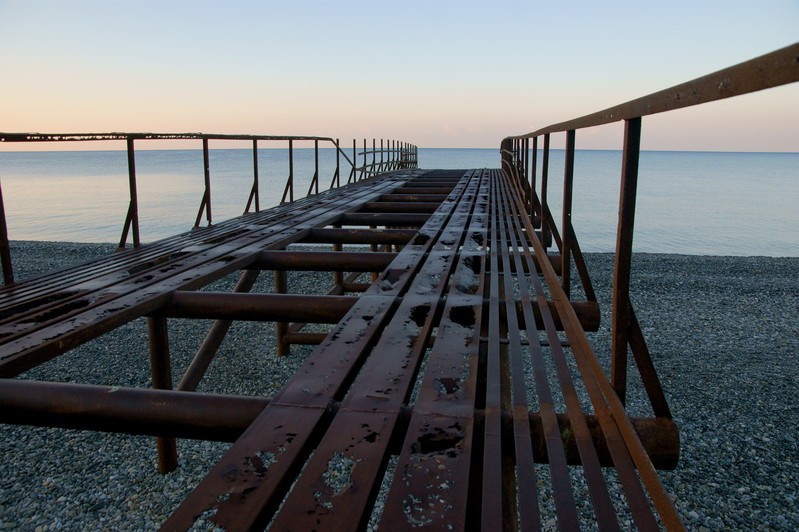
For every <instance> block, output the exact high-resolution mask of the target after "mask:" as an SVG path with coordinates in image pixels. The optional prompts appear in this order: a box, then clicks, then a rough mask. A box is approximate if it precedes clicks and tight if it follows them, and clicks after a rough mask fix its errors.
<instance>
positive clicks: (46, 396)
mask: <svg viewBox="0 0 799 532" xmlns="http://www.w3.org/2000/svg"><path fill="white" fill-rule="evenodd" d="M269 403H270V399H268V398H265V397H253V396H237V395H219V394H209V393H194V392H180V391H174V390H155V389H147V388H126V387H120V386H98V385H91V384H74V383H61V382H42V381H30V380H16V379H2V380H0V423H6V424H12V425H31V426H38V427H59V428H64V429H78V430H95V431H100V432H115V433H120V434H137V435H147V436H162V437H169V438H185V439H196V440H208V441H227V442H233V441H235V440H236V439H237V438H238V437H239V436H241V434H242V433H244V431H246V430H247V427H249V426H250V424H251V423H252V422H253V421H254V420H255V418H256V417H257V416H258V415H259V414H260V413H261V412H262V411H263V409H264V408H266V407H267V406H268V405H269ZM412 413H413V409H412V408H411V409H408V410H404V411H403V412H402V416H404V417H408V416H410V415H412ZM475 416H476V417H477V419H478V420H479V419H482V417H483V416H484V412H483V411H482V410H478V411H475ZM528 417H529V424H530V431H531V435H532V439H531V442H532V447H533V449H535V453H534V454H535V457H536V461H537V463H546V461H547V454H546V449H545V446H544V443H543V439H544V433H543V430H542V427H541V415H540V414H539V413H537V412H530V413H529V416H528ZM557 419H558V425H559V426H560V428H561V435H562V436H563V437H564V445H565V446H566V456H567V460H568V463H569V464H570V465H580V455H579V453H578V452H577V449H576V447H575V442H574V433H573V430H572V429H571V423H570V421H569V419H568V416H566V415H565V414H558V415H557ZM586 421H587V423H588V427H589V429H590V430H591V436H592V438H594V442H595V445H596V446H597V449H598V452H599V456H600V460H601V462H602V465H603V466H610V465H612V461H611V460H610V455H609V453H608V451H607V444H606V443H605V440H604V435H603V434H602V432H601V430H600V429H599V425H598V422H597V420H596V417H595V416H593V415H588V416H586ZM630 421H631V423H632V425H633V427H634V428H635V431H636V433H637V434H638V436H639V438H640V439H641V442H642V443H643V445H644V447H645V448H646V449H647V453H648V454H649V456H650V457H651V459H652V462H653V463H654V464H655V466H656V467H657V468H658V469H673V468H674V467H676V465H677V462H678V458H679V432H678V430H677V427H676V425H675V424H674V422H673V421H671V420H669V419H665V418H644V417H632V418H630ZM512 425H513V418H512V417H510V416H508V415H507V414H504V415H503V416H502V430H503V431H504V433H507V434H512V433H513V426H512Z"/></svg>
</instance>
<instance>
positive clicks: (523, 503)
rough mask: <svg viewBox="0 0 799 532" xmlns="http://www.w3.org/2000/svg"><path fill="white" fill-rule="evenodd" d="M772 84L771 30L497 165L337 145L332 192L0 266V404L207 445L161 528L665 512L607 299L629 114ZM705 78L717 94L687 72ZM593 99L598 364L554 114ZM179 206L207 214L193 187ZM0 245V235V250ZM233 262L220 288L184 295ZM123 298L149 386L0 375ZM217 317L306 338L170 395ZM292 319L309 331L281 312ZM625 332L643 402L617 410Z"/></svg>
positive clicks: (633, 162) (657, 428) (632, 338)
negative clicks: (613, 145) (599, 191)
mask: <svg viewBox="0 0 799 532" xmlns="http://www.w3.org/2000/svg"><path fill="white" fill-rule="evenodd" d="M753 73H757V76H756V77H757V81H755V82H751V83H750V81H747V80H749V79H750V78H751V77H752V76H753ZM797 80H799V45H794V46H792V47H789V48H786V49H784V50H780V51H777V52H774V53H773V54H769V55H768V56H764V57H763V58H759V59H756V60H754V61H752V62H749V63H745V64H743V65H741V66H739V67H733V68H732V69H728V70H725V71H723V72H722V73H719V74H717V75H711V76H708V77H707V78H702V79H701V80H697V81H696V82H692V83H689V84H686V85H683V86H679V87H677V88H675V89H672V90H670V91H665V92H664V93H658V94H655V95H652V96H651V97H646V98H643V99H641V100H636V101H635V102H631V104H626V105H623V106H620V107H618V108H613V109H612V110H610V111H608V112H603V113H598V114H597V115H591V117H588V118H586V119H578V120H576V121H573V122H567V123H565V124H560V125H556V126H551V127H549V128H544V129H542V130H539V131H536V132H533V133H530V134H528V135H522V136H518V137H509V138H507V139H505V141H503V144H502V155H503V158H502V162H503V168H502V169H498V170H452V171H443V170H433V171H422V170H417V169H415V168H414V167H415V148H412V147H411V148H410V149H406V148H407V146H406V145H402V146H400V148H397V147H396V146H395V145H390V146H388V147H384V146H383V145H382V143H381V146H380V147H378V146H377V143H376V142H373V143H372V146H371V148H370V147H369V146H368V145H367V143H366V142H364V145H363V147H362V151H361V152H360V153H355V152H356V151H357V149H358V148H357V146H356V145H355V144H354V145H353V159H352V160H355V158H356V157H362V160H363V164H362V165H361V166H357V165H355V164H352V165H351V166H352V169H351V174H350V177H351V179H348V183H347V184H342V186H341V187H340V188H334V187H331V189H330V190H327V191H324V192H319V193H318V194H313V195H309V196H308V197H306V198H304V199H300V200H298V199H297V198H294V201H290V202H288V203H285V204H282V205H278V206H276V207H273V208H271V209H268V210H259V209H258V208H257V207H256V211H258V212H249V213H246V214H244V215H243V216H241V217H239V218H236V219H233V220H228V221H225V222H222V223H219V224H215V225H211V224H210V223H209V224H208V226H206V227H197V228H196V229H195V230H193V231H191V232H188V233H185V234H182V235H177V236H175V237H173V238H169V239H165V240H162V241H159V242H156V243H154V244H147V245H136V246H134V247H132V248H127V249H124V248H122V246H121V248H122V249H121V250H120V251H119V252H118V253H116V254H114V255H113V256H111V257H108V258H106V259H103V260H100V261H97V262H94V263H92V264H90V265H83V266H79V267H75V268H72V269H69V270H66V271H64V272H58V273H53V274H49V275H47V276H44V277H41V278H39V279H34V280H31V281H28V282H24V283H13V282H12V280H8V279H7V286H5V287H4V288H3V289H2V290H0V376H2V377H5V378H4V379H2V380H0V407H2V408H0V421H2V422H5V423H21V424H32V425H44V426H59V427H71V428H84V429H92V430H103V431H117V432H128V433H134V434H147V435H152V436H156V437H157V448H158V456H159V468H160V469H161V471H162V472H168V471H170V470H172V469H174V468H175V467H176V465H177V452H176V446H175V438H200V439H217V440H220V441H230V442H233V444H232V445H231V447H230V449H229V450H228V452H227V453H226V454H225V455H224V456H223V458H222V459H221V460H220V461H219V462H218V463H217V464H216V465H215V466H214V468H213V469H212V470H211V471H210V473H209V474H208V475H207V476H206V477H205V479H204V480H203V481H201V482H200V484H199V485H198V486H196V488H195V489H194V490H193V491H192V493H191V494H190V495H189V496H188V497H187V498H186V499H185V501H184V502H183V503H182V504H181V505H180V506H179V507H178V508H177V509H176V510H175V512H174V513H173V515H172V516H171V517H170V518H169V519H168V520H167V521H166V522H165V523H164V525H163V528H164V529H165V530H173V529H187V528H189V527H192V526H222V527H224V528H227V529H235V530H239V529H242V530H243V529H253V528H263V527H266V526H271V527H272V528H274V529H284V528H293V529H334V530H350V529H362V528H364V527H365V526H366V524H367V523H369V522H370V520H375V521H376V522H378V523H379V524H380V525H381V527H384V528H387V529H397V528H399V529H410V528H416V527H421V526H423V527H428V528H436V529H445V528H446V529H450V528H451V529H455V530H463V529H470V528H471V529H473V528H483V529H486V530H494V529H517V528H518V529H524V530H528V529H538V528H540V527H541V525H542V524H543V523H542V520H543V519H544V516H546V515H547V512H548V510H549V509H551V510H552V512H553V513H554V515H555V516H556V520H557V525H558V526H559V527H560V528H562V529H575V528H577V527H578V526H580V524H581V523H583V522H585V521H586V520H593V521H596V523H597V524H598V525H599V527H600V528H602V529H619V528H620V527H621V526H622V525H621V523H620V521H619V516H618V514H619V513H624V514H625V515H631V516H632V519H633V520H634V523H635V525H636V526H637V527H638V528H639V529H652V528H656V527H665V528H667V529H674V530H677V529H681V528H682V523H681V521H680V517H679V515H677V511H676V509H675V507H674V504H673V502H672V500H671V499H670V497H669V496H668V493H666V490H665V489H664V488H663V486H662V484H661V482H660V480H659V478H658V475H657V473H656V468H673V467H675V465H676V463H677V459H678V455H679V435H678V431H677V427H676V425H675V424H674V422H673V421H672V420H671V414H670V411H669V407H668V403H667V401H666V394H665V392H664V391H663V389H662V387H661V386H660V383H659V381H658V377H657V374H656V373H655V369H654V366H653V364H652V361H651V359H650V357H649V353H648V351H647V348H646V342H645V340H644V338H643V334H642V332H641V327H640V325H639V324H638V322H637V319H636V317H635V313H634V311H633V309H632V306H631V304H630V299H629V276H630V252H631V239H632V229H633V213H634V205H635V202H634V196H635V179H636V171H637V154H638V139H639V136H640V121H641V119H640V117H641V116H642V115H644V114H647V113H649V112H659V111H658V110H660V111H663V110H667V109H669V108H675V104H674V103H673V102H672V103H663V102H666V101H668V100H669V98H670V97H669V96H668V95H669V94H677V95H682V94H684V93H685V91H689V92H690V93H691V95H692V96H691V97H689V98H687V99H688V100H689V101H690V102H692V103H691V104H692V105H693V104H696V103H701V102H703V101H711V100H713V99H717V97H726V96H731V95H734V94H739V93H744V92H751V91H752V90H759V89H761V88H766V87H768V86H775V85H779V84H782V83H788V82H792V81H797ZM742 86H743V88H740V87H742ZM703 87H704V88H703ZM712 87H716V89H717V91H721V93H722V94H721V96H719V95H718V94H716V93H714V94H715V95H713V94H710V95H709V93H707V92H706V91H705V89H707V90H710V89H711V88H712ZM729 87H734V89H733V90H729V89H728V88H729ZM682 99H685V98H684V97H683V96H680V98H679V99H678V100H682ZM659 102H661V103H662V105H661V103H659ZM677 106H680V105H677ZM642 109H643V110H646V112H643V111H642ZM611 119H614V120H620V119H623V120H625V121H626V123H627V125H626V131H625V142H624V150H625V151H624V163H623V168H622V177H621V182H622V185H621V198H620V215H619V236H618V244H617V252H616V268H615V277H614V293H613V298H614V299H613V324H612V328H613V346H612V356H613V361H612V364H613V365H612V368H611V372H610V376H609V377H608V376H607V375H606V372H605V370H604V368H603V367H602V366H601V364H600V362H599V360H598V358H597V356H596V354H595V351H594V348H593V347H592V345H591V343H590V342H589V340H588V335H587V334H586V332H587V331H588V332H590V331H591V330H595V329H596V328H597V326H598V307H597V302H596V297H595V295H594V291H593V287H592V284H591V279H590V276H589V275H588V271H587V268H586V267H585V262H584V260H583V258H582V254H581V251H580V246H579V243H578V240H577V237H576V235H575V234H574V231H573V228H572V226H571V201H570V197H571V187H572V183H573V181H572V179H573V156H574V138H575V133H574V131H575V129H577V128H580V127H589V126H591V125H597V124H599V123H606V122H607V121H610V120H611ZM557 131H565V132H566V134H567V150H566V153H567V156H566V167H565V169H564V174H565V179H564V199H565V201H564V210H563V216H562V218H561V224H560V227H558V224H557V223H556V220H555V217H554V216H553V215H552V213H551V212H550V211H549V208H548V205H547V172H548V163H547V162H546V160H547V158H548V152H549V149H548V148H549V135H550V133H554V132H557ZM78 136H79V135H78ZM539 136H543V137H544V146H543V147H544V150H543V157H544V160H545V163H544V165H543V169H544V174H543V175H542V178H541V189H540V190H541V191H540V192H539V189H538V187H537V183H536V178H535V170H534V169H535V168H536V166H537V165H536V157H537V156H538V150H537V139H538V137H539ZM0 137H3V135H0ZM70 137H74V136H70ZM92 137H95V136H92ZM5 138H9V137H8V135H6V136H5ZM120 138H124V139H125V140H126V141H127V142H128V143H129V145H132V141H133V140H135V138H133V139H131V138H130V136H124V135H122V136H121V137H120ZM136 138H139V137H136ZM142 138H144V137H142ZM181 138H182V137H181ZM191 138H201V139H203V142H204V144H206V142H207V139H204V138H203V136H197V137H191ZM242 138H243V137H242ZM281 138H282V137H281ZM247 139H249V140H253V142H255V140H257V139H253V138H252V137H247ZM259 139H265V137H259ZM282 139H285V138H282ZM317 139H321V138H317ZM529 139H533V143H532V148H533V149H532V150H531V149H530V143H529ZM17 140H22V138H21V137H20V138H18V139H17ZM31 140H35V139H33V136H32V137H31ZM328 140H330V139H328ZM336 145H337V143H336ZM204 147H205V146H204ZM378 150H381V151H383V152H385V153H386V157H387V159H385V160H384V159H383V158H382V156H381V157H380V158H378V156H377V153H379V152H378ZM397 150H399V151H397ZM392 154H393V155H392ZM370 159H371V161H370ZM386 160H387V161H389V163H388V166H386V162H385V161H386ZM392 161H393V162H392ZM351 162H352V161H351ZM392 164H394V165H395V166H393V167H392ZM206 167H207V165H206ZM356 169H360V170H362V173H363V175H362V176H361V175H357V176H356V174H358V172H359V171H360V170H356ZM256 173H257V170H256ZM372 173H380V174H379V175H377V176H376V177H368V176H369V175H371V174H372ZM336 175H339V173H338V171H337V172H336ZM361 177H363V179H361ZM290 179H291V178H290ZM256 180H257V178H256ZM334 181H335V179H334ZM254 186H256V185H254ZM286 190H288V191H290V187H289V185H288V184H287V188H286ZM309 192H310V191H309ZM287 193H288V192H287ZM131 198H132V199H131V202H132V203H131V204H132V205H133V198H134V195H133V193H132V196H131ZM251 199H252V195H251ZM284 199H291V197H290V196H289V197H288V198H285V194H284ZM203 202H204V203H203V204H201V208H200V214H202V213H203V212H204V210H203V209H204V208H205V207H206V206H207V212H208V217H209V218H208V221H209V222H210V195H209V196H208V203H207V205H206V203H205V197H204V200H203ZM247 210H249V208H248V209H247ZM198 218H200V217H199V216H198ZM127 225H133V218H132V217H131V216H130V215H129V217H128V224H127ZM196 225H199V224H196ZM126 239H127V231H126V232H125V234H124V238H123V240H122V244H124V243H125V242H126ZM550 242H551V243H552V244H550ZM297 244H314V245H316V246H317V247H316V248H315V250H314V251H307V250H303V251H299V250H297V249H296V248H295V247H294V246H295V245H297ZM552 245H554V247H555V248H556V249H555V250H553V251H554V252H553V251H550V250H549V248H550V247H552ZM7 260H8V261H10V256H7V253H6V256H5V258H4V263H3V266H4V267H5V262H6V261H7ZM573 266H574V271H573V270H572V267H573ZM301 270H314V271H327V272H331V273H332V276H331V277H332V282H331V285H330V286H329V287H322V288H320V293H318V294H316V295H297V294H289V293H287V282H286V276H287V275H288V274H289V273H290V272H292V271H301ZM236 272H240V273H239V275H240V277H239V282H238V284H237V285H236V287H235V289H234V290H233V292H231V293H212V292H205V291H199V289H200V288H202V287H204V286H207V285H208V284H209V283H211V282H212V281H214V280H216V279H219V278H221V277H223V276H226V275H229V274H231V273H236ZM262 272H272V274H273V275H274V281H275V293H273V294H261V293H251V290H252V288H253V286H254V284H255V281H256V279H257V278H258V276H259V275H262ZM573 273H575V274H576V275H577V276H578V278H579V281H580V282H579V285H578V283H576V282H575V283H573V282H572V281H573V279H572V274H573ZM365 276H368V277H369V280H367V281H365V280H364V277H365ZM578 286H579V288H580V290H581V291H582V294H581V295H580V297H575V294H574V293H575V292H576V291H577V290H576V289H577V287H578ZM140 317H144V318H146V320H147V323H148V326H149V327H148V328H149V346H150V354H151V365H152V381H153V388H155V389H152V390H145V389H120V388H117V387H113V388H109V387H103V386H91V385H84V384H63V383H46V382H36V381H29V380H17V379H13V378H12V377H14V376H16V375H18V374H19V373H21V372H22V371H25V370H26V369H29V368H32V367H35V366H36V365H38V364H41V363H43V362H45V361H47V360H50V359H52V358H54V357H57V356H60V355H61V354H63V353H65V352H67V351H68V350H70V349H72V348H74V347H76V346H78V345H81V344H82V343H85V342H88V341H90V340H91V339H93V338H96V337H98V336H100V335H102V334H104V333H105V332H107V331H109V330H111V329H114V328H116V327H119V326H120V325H122V324H124V323H126V322H129V321H131V320H133V319H137V318H140ZM199 318H203V319H206V318H211V319H213V320H215V321H214V323H213V325H212V327H211V328H210V330H209V333H208V335H207V336H206V338H205V341H204V342H203V344H202V346H201V347H200V348H199V350H198V351H197V353H196V355H195V357H194V360H193V361H192V363H191V364H190V365H189V367H188V369H187V370H186V372H185V374H184V375H182V377H181V378H180V379H179V382H178V384H177V385H176V386H174V385H173V379H172V374H171V370H172V368H171V364H170V355H169V344H168V341H167V337H168V324H169V320H174V319H199ZM237 320H256V321H270V322H272V321H273V322H275V323H276V328H277V345H276V346H275V352H276V353H279V354H283V355H286V356H292V355H291V345H293V344H298V343H307V344H315V345H317V347H316V348H315V349H314V351H313V352H312V353H311V354H310V355H309V358H308V359H307V360H306V361H305V362H304V363H303V365H302V366H301V367H300V369H299V370H298V371H297V373H296V374H295V375H293V376H292V377H291V378H290V379H289V380H288V381H287V382H286V384H285V385H284V386H283V387H282V389H281V390H280V391H279V392H278V393H277V394H276V395H275V396H274V397H246V398H245V397H235V396H222V395H212V394H203V393H199V392H196V391H194V390H196V389H197V386H198V383H199V382H200V381H201V380H202V378H203V377H204V375H205V374H206V372H207V371H208V368H209V366H210V364H211V362H212V361H213V359H214V356H215V354H216V352H217V350H218V348H219V346H220V345H221V343H222V342H223V341H224V338H225V336H226V334H227V331H228V330H229V328H230V327H231V325H232V324H233V323H235V321H237ZM308 323H314V324H330V325H331V328H330V330H329V331H328V332H324V333H319V332H305V330H304V328H305V325H306V324H308ZM628 347H629V348H630V349H631V352H632V354H633V358H634V360H635V362H636V367H637V368H638V370H639V371H640V373H641V376H642V382H643V385H644V388H645V391H646V393H647V395H648V397H649V399H650V403H651V407H652V415H651V416H649V417H645V418H631V417H630V416H629V415H628V414H627V412H626V411H625V407H624V400H625V390H626V372H627V366H628V362H627V350H628ZM173 386H174V388H175V389H173ZM189 392H191V393H189ZM572 465H579V466H580V467H570V466H572ZM603 467H612V468H613V469H614V470H615V474H613V475H606V474H604V473H603V470H602V468H603ZM617 493H620V494H622V498H621V499H618V498H615V494H617ZM612 494H614V496H613V497H612V496H611V495H612Z"/></svg>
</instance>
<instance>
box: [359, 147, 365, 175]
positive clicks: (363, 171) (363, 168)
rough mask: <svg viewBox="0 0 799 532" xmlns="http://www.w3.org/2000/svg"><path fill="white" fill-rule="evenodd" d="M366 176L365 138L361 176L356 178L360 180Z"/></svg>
mask: <svg viewBox="0 0 799 532" xmlns="http://www.w3.org/2000/svg"><path fill="white" fill-rule="evenodd" d="M365 176H366V139H363V166H362V167H361V177H360V178H358V180H359V181H360V180H361V179H363V178H364V177H365Z"/></svg>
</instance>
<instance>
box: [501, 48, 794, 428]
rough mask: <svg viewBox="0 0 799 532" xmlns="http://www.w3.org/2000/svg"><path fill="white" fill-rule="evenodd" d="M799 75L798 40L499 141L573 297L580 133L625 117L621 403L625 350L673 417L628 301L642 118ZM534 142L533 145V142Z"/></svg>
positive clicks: (616, 362) (616, 360)
mask: <svg viewBox="0 0 799 532" xmlns="http://www.w3.org/2000/svg"><path fill="white" fill-rule="evenodd" d="M796 81H799V43H797V44H793V45H791V46H787V47H785V48H782V49H780V50H776V51H774V52H771V53H769V54H766V55H763V56H760V57H757V58H755V59H752V60H750V61H746V62H744V63H740V64H738V65H736V66H733V67H730V68H726V69H723V70H720V71H718V72H715V73H713V74H709V75H707V76H703V77H701V78H697V79H695V80H693V81H689V82H687V83H682V84H680V85H676V86H674V87H671V88H669V89H665V90H662V91H659V92H656V93H653V94H650V95H648V96H643V97H641V98H637V99H635V100H632V101H629V102H627V103H623V104H621V105H617V106H614V107H611V108H608V109H605V110H603V111H599V112H596V113H593V114H589V115H586V116H582V117H579V118H575V119H573V120H569V121H566V122H561V123H558V124H553V125H550V126H546V127H543V128H541V129H538V130H536V131H533V132H531V133H526V134H523V135H515V136H510V137H507V138H505V139H503V141H502V146H501V151H502V167H503V170H504V171H506V172H508V173H509V174H510V175H511V176H513V177H515V178H516V179H517V180H518V182H519V184H520V186H522V187H523V188H524V190H525V191H526V194H527V198H526V200H527V204H528V209H529V212H530V214H531V216H533V217H534V219H535V220H536V222H537V223H538V224H540V227H541V233H542V238H543V241H544V242H546V241H547V239H548V238H549V235H551V236H552V237H553V240H554V241H555V244H556V246H557V248H558V249H559V251H560V258H561V262H562V263H561V271H562V277H561V285H562V287H563V289H564V292H565V293H566V294H567V295H568V294H569V292H570V287H571V261H572V259H574V263H575V267H576V270H577V272H578V274H579V275H580V278H581V281H582V284H583V287H584V288H585V289H586V295H587V297H588V298H589V299H590V298H591V297H592V296H593V290H592V289H591V284H590V278H589V277H588V272H587V270H586V268H585V263H584V262H583V258H582V253H581V252H580V247H579V244H578V242H577V238H576V236H575V234H574V228H573V226H572V223H571V220H572V190H573V179H574V151H575V137H576V131H577V130H578V129H584V128H588V127H594V126H600V125H605V124H610V123H614V122H618V121H621V120H623V121H624V123H625V127H624V140H623V154H622V168H621V190H620V197H619V222H618V231H617V239H616V260H615V267H614V275H613V303H612V305H613V318H612V319H613V323H612V348H611V349H612V363H611V364H612V365H611V379H612V384H613V387H614V389H615V390H616V393H617V394H618V396H619V398H620V399H621V401H622V402H624V400H625V395H626V388H627V349H628V346H629V348H630V351H631V352H632V355H633V358H634V360H635V362H636V364H637V366H638V370H639V371H640V372H641V376H642V379H643V383H644V386H645V388H646V391H647V394H648V396H649V400H650V402H651V404H652V407H653V409H654V413H655V415H656V416H659V417H671V414H670V412H669V408H668V405H667V403H666V400H665V397H664V395H663V391H662V389H661V388H660V383H659V382H658V379H657V376H656V374H655V369H654V366H653V365H652V362H651V359H650V356H649V351H648V349H647V346H646V342H645V340H644V336H643V334H642V332H641V327H640V325H639V323H638V320H637V318H636V316H635V311H634V309H633V306H632V303H631V301H630V262H631V257H632V242H633V228H634V222H635V203H636V189H637V182H638V160H639V153H640V148H641V122H642V117H644V116H648V115H652V114H656V113H663V112H667V111H674V110H677V109H683V108H685V107H690V106H694V105H700V104H705V103H709V102H713V101H716V100H722V99H725V98H731V97H733V96H740V95H743V94H748V93H752V92H756V91H760V90H763V89H768V88H772V87H777V86H780V85H785V84H788V83H794V82H796ZM553 133H565V134H566V150H565V164H564V178H563V215H562V219H561V223H560V231H558V227H557V224H556V223H555V219H554V217H553V216H552V213H551V212H550V210H549V206H548V203H547V195H548V172H549V146H550V135H551V134H553ZM539 138H543V146H542V147H543V150H542V153H541V155H542V158H543V161H542V173H541V180H540V188H537V183H536V181H537V179H536V168H537V165H538V152H539V142H538V141H539ZM531 140H532V147H531V143H530V141H531Z"/></svg>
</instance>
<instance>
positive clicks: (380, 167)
mask: <svg viewBox="0 0 799 532" xmlns="http://www.w3.org/2000/svg"><path fill="white" fill-rule="evenodd" d="M384 153H385V152H384V151H383V139H380V166H378V168H379V169H380V173H383V172H385V171H386V169H385V166H384V165H383V154H384Z"/></svg>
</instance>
